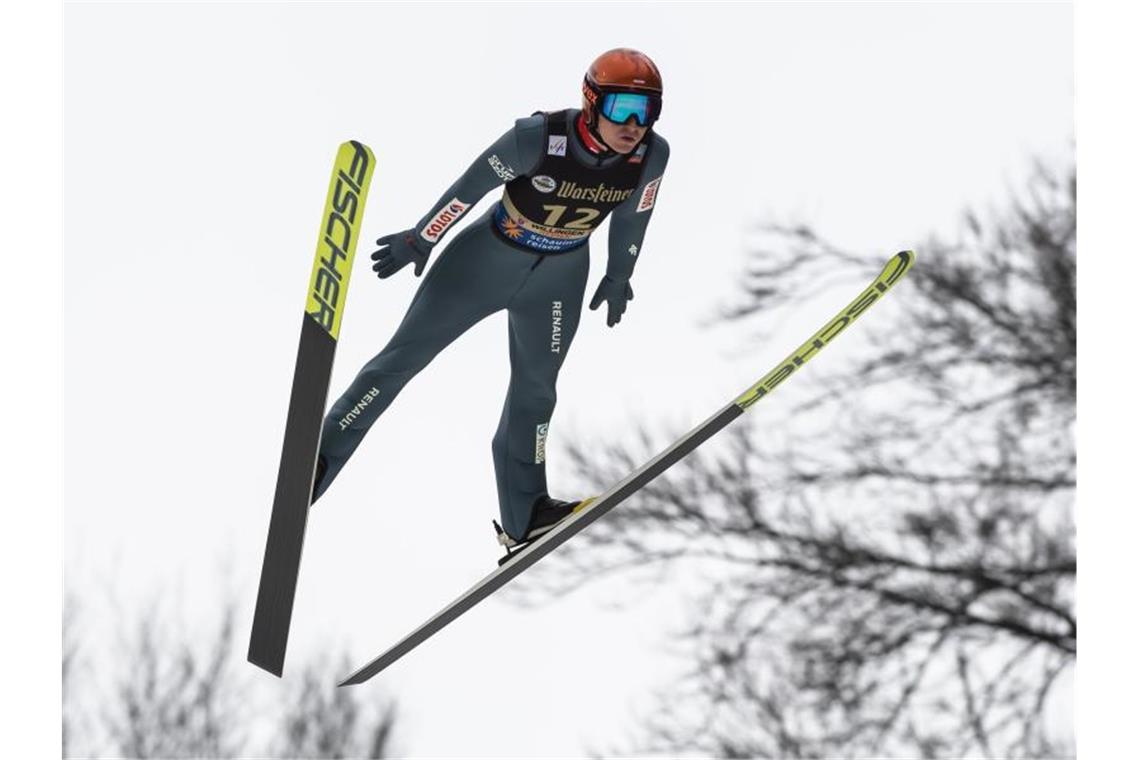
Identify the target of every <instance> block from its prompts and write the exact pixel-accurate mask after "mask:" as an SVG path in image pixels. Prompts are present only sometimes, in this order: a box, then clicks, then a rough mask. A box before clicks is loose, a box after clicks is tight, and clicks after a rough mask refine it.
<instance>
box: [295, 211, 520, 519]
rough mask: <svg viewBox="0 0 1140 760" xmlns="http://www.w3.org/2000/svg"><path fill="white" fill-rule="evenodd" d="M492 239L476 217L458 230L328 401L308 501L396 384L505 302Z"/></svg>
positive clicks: (505, 283)
mask: <svg viewBox="0 0 1140 760" xmlns="http://www.w3.org/2000/svg"><path fill="white" fill-rule="evenodd" d="M493 245H501V243H498V241H495V240H494V239H493V238H492V233H491V232H490V230H489V229H487V225H485V224H481V223H480V222H479V221H476V222H474V223H472V224H471V226H469V227H467V228H466V229H464V230H463V231H462V232H460V233H459V235H458V236H456V238H455V240H454V241H452V243H451V244H450V245H449V246H448V247H447V248H446V249H445V250H444V251H443V253H442V254H441V255H440V257H439V259H438V260H437V261H436V262H435V264H434V265H433V266H432V268H431V269H430V270H429V271H428V273H427V275H426V276H425V277H424V281H423V283H421V284H420V287H419V289H418V290H417V291H416V295H415V297H414V298H413V299H412V303H411V305H410V306H409V307H408V312H407V314H405V315H404V319H403V321H401V322H400V326H399V327H398V328H396V332H395V334H394V335H393V336H392V338H391V339H390V340H389V341H388V344H387V345H386V346H384V348H383V350H381V351H380V353H379V354H377V355H376V356H375V357H373V358H372V360H371V361H369V362H368V363H367V364H365V365H364V367H363V368H362V369H361V370H360V372H359V374H357V376H356V379H354V380H353V381H352V383H351V384H350V385H349V386H348V390H346V391H345V392H344V394H343V395H342V396H341V397H340V398H339V399H337V401H336V403H334V404H333V405H332V407H331V409H330V410H329V412H328V414H327V415H326V416H325V420H324V425H323V427H322V429H321V450H320V456H321V458H322V459H323V465H324V472H323V474H321V476H320V478H319V481H318V483H317V487H316V489H315V490H314V500H315V498H316V497H319V496H320V495H321V494H322V493H324V492H325V490H326V489H327V488H328V487H329V484H330V483H332V481H333V479H334V478H335V477H336V475H337V473H338V472H340V469H341V468H342V467H343V466H344V464H345V462H347V461H348V458H349V457H350V456H351V455H352V453H353V451H355V450H356V447H357V446H359V445H360V442H361V441H362V440H363V439H364V435H365V433H367V432H368V429H369V428H370V427H371V426H372V423H374V422H375V421H376V419H377V418H378V417H379V416H380V414H381V413H382V412H383V411H384V410H385V409H387V408H388V405H389V404H391V403H392V401H393V399H395V398H396V396H397V395H398V394H399V392H400V390H401V389H402V388H403V387H404V385H405V384H406V383H407V382H408V381H409V380H410V379H411V378H412V377H413V376H415V374H416V373H417V372H419V371H420V370H421V369H423V368H424V367H426V366H427V365H428V363H429V362H431V360H432V359H434V358H435V357H436V355H437V354H439V352H440V351H442V350H443V349H444V348H446V347H447V346H448V344H450V343H451V342H452V341H454V340H455V339H456V338H457V337H459V336H460V335H462V334H463V333H464V332H465V331H466V330H467V329H468V328H470V327H471V326H472V325H474V324H475V323H476V322H478V321H479V320H481V319H483V318H484V317H486V316H487V315H489V314H491V313H493V312H495V311H497V310H499V309H501V308H503V306H504V305H505V304H506V301H507V299H508V298H509V296H510V293H511V292H512V290H513V288H512V286H511V283H510V282H509V280H510V279H511V278H510V277H509V276H507V277H504V276H503V275H504V273H503V272H502V271H501V266H500V265H498V258H497V257H496V254H497V252H495V251H490V250H488V249H489V248H490V247H491V246H493ZM515 287H517V285H516V286H515Z"/></svg>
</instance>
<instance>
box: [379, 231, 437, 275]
mask: <svg viewBox="0 0 1140 760" xmlns="http://www.w3.org/2000/svg"><path fill="white" fill-rule="evenodd" d="M376 245H377V247H378V249H379V250H376V251H374V252H373V253H372V260H373V261H375V262H376V263H375V264H373V265H372V269H373V271H375V272H376V276H377V277H379V278H381V279H383V278H385V277H391V276H392V275H394V274H395V273H396V272H399V271H400V270H401V269H403V268H404V267H405V266H407V265H408V264H411V263H413V262H415V265H416V277H419V276H420V274H421V273H422V272H423V271H424V266H425V265H426V264H427V260H428V256H430V255H431V249H428V250H426V251H424V250H420V247H419V243H418V241H417V240H416V231H415V229H414V228H413V229H410V230H404V231H403V232H397V233H395V234H393V235H385V236H384V237H382V238H379V239H377V241H376Z"/></svg>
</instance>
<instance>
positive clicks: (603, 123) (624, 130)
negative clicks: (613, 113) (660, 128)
mask: <svg viewBox="0 0 1140 760" xmlns="http://www.w3.org/2000/svg"><path fill="white" fill-rule="evenodd" d="M648 131H649V127H640V126H638V125H637V122H636V121H634V119H633V117H632V116H631V117H629V121H628V122H626V123H625V124H617V123H615V122H612V121H610V120H609V119H607V118H606V117H605V116H601V115H599V116H598V134H599V135H601V136H602V140H604V141H605V143H606V145H608V146H610V149H611V150H615V151H617V152H618V153H629V152H630V151H631V150H633V149H634V148H636V147H637V144H638V143H639V142H641V138H643V137H645V133H646V132H648Z"/></svg>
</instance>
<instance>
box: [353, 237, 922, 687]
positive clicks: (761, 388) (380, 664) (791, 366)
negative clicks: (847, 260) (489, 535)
mask: <svg viewBox="0 0 1140 760" xmlns="http://www.w3.org/2000/svg"><path fill="white" fill-rule="evenodd" d="M913 264H914V252H913V251H902V252H900V253H898V254H896V255H895V256H894V257H892V258H891V260H890V261H889V262H887V265H886V266H885V267H884V268H883V271H882V273H881V274H880V275H879V276H878V277H877V278H876V279H875V281H874V282H872V283H871V285H870V286H869V287H867V289H866V290H864V291H863V292H862V293H860V294H859V297H858V298H856V299H855V300H854V301H852V302H851V304H850V305H849V306H848V307H847V308H846V309H844V310H843V311H841V312H840V313H839V314H837V315H836V316H835V318H834V319H832V320H830V321H829V322H828V323H827V324H826V325H824V326H823V328H822V329H820V330H819V331H818V332H817V333H816V334H815V335H813V336H812V337H811V339H810V340H808V341H807V342H806V343H804V344H803V345H802V346H800V347H799V348H798V349H797V350H795V351H793V352H792V353H791V354H790V355H789V356H788V358H786V359H785V360H784V361H782V362H780V363H779V364H777V365H776V366H775V367H774V368H773V369H772V370H771V371H770V372H768V373H767V374H766V375H764V376H763V377H762V378H761V379H760V380H759V381H758V382H757V383H756V384H755V385H753V386H752V387H750V388H749V389H748V390H746V391H745V392H744V393H743V394H741V395H740V396H738V397H737V398H736V399H734V400H733V401H732V402H731V403H729V404H728V405H727V406H725V407H724V408H723V409H721V410H719V411H718V412H716V413H715V414H713V415H712V416H711V417H709V418H708V419H706V420H705V421H704V422H702V423H701V424H699V425H697V426H696V427H695V428H693V429H692V430H690V431H689V432H688V433H686V434H685V435H683V436H682V437H680V438H678V439H677V440H676V441H674V442H673V443H672V444H670V445H669V447H668V448H666V449H665V450H664V451H662V452H661V453H659V454H658V455H657V456H655V457H653V459H651V460H649V461H648V462H646V463H645V464H643V465H642V466H641V467H639V468H638V469H636V470H634V471H633V472H631V473H630V474H629V475H627V476H626V477H625V479H624V480H622V481H621V482H619V483H617V484H615V485H614V486H612V487H611V488H610V489H609V490H608V491H606V492H605V493H603V494H602V495H600V496H598V497H596V498H595V499H593V500H592V501H591V502H590V503H589V509H582V510H581V511H578V512H576V513H575V514H574V515H573V516H572V517H571V518H569V519H566V520H563V521H562V522H561V523H559V524H558V525H556V526H555V527H554V528H553V529H552V530H551V531H550V532H549V533H546V534H545V535H543V536H541V537H540V538H538V539H536V540H534V541H532V542H530V543H528V544H526V545H525V546H522V547H520V548H519V549H517V550H516V551H514V552H512V553H511V554H510V555H509V559H510V561H509V562H503V563H500V565H501V566H500V567H499V569H498V570H495V571H494V572H492V573H491V574H489V575H487V576H485V577H484V578H483V579H482V580H480V581H479V582H478V583H476V584H475V585H474V586H472V587H471V589H469V590H468V591H467V592H466V593H464V594H463V595H462V596H460V597H459V598H458V599H456V600H455V601H453V602H452V603H451V604H449V605H448V606H447V607H444V608H443V609H442V610H440V611H439V612H438V613H436V614H435V615H434V616H433V617H431V618H429V619H428V620H427V621H426V622H424V623H423V625H421V626H420V627H419V628H417V629H416V630H414V631H412V632H411V633H410V634H408V635H407V636H405V637H404V638H403V639H401V640H400V641H398V642H396V644H394V645H393V646H392V647H391V648H390V649H388V651H386V652H384V653H383V654H381V655H380V656H379V657H377V658H375V659H373V660H372V661H371V662H369V663H367V664H365V665H364V666H363V667H361V668H358V669H357V670H356V672H354V673H352V674H351V675H349V676H348V677H347V678H345V679H344V680H342V681H341V682H340V684H339V685H340V686H351V685H354V684H361V683H364V682H365V681H367V680H368V679H370V678H372V677H373V676H374V675H376V674H377V673H379V672H380V671H382V670H384V669H385V668H387V667H388V666H389V665H391V664H392V663H394V662H396V661H397V660H399V659H400V658H401V657H403V656H404V655H405V654H407V653H408V652H410V651H412V650H413V649H415V648H416V647H417V646H419V645H420V644H422V643H423V642H424V641H427V639H429V638H431V637H432V636H433V635H435V634H436V633H438V632H439V631H441V630H442V629H443V628H444V627H446V626H447V625H448V624H449V623H451V622H452V621H454V620H455V619H456V618H458V617H459V616H460V615H462V614H463V613H464V612H466V611H467V610H469V609H471V608H472V607H474V606H475V605H476V604H478V603H479V602H480V601H482V600H483V599H486V598H487V597H488V596H490V595H491V594H493V593H494V592H495V591H497V590H498V589H500V588H502V587H503V586H505V585H506V584H507V583H509V582H510V581H511V580H512V579H514V578H515V577H517V576H518V575H519V574H520V573H522V572H523V571H524V570H526V569H527V568H528V567H530V566H531V565H533V564H535V563H536V562H538V561H539V560H540V559H542V558H543V557H545V556H546V555H548V554H550V553H551V552H552V551H554V550H555V549H557V548H558V547H559V546H561V545H562V544H563V543H565V542H566V541H568V540H569V539H570V538H571V537H573V536H574V535H576V534H577V533H579V532H581V531H582V530H585V529H586V528H587V527H588V526H589V525H590V524H591V523H593V522H594V521H595V520H597V519H599V518H600V517H602V516H603V515H605V514H606V513H607V512H609V511H610V510H611V509H613V508H614V507H616V506H617V505H618V504H620V503H621V502H622V501H624V500H625V499H626V498H628V497H629V496H631V495H632V494H634V493H636V492H637V491H639V490H640V489H642V488H644V487H645V485H646V484H648V483H650V482H652V481H653V480H654V478H656V477H657V476H659V475H661V473H663V472H665V471H666V470H668V469H669V468H670V467H672V466H673V465H674V464H676V463H677V462H679V461H680V460H681V459H683V458H684V457H685V456H686V455H688V454H689V453H690V452H692V451H693V450H695V449H696V448H697V447H699V446H700V445H701V444H703V443H704V442H705V441H707V440H708V439H709V438H712V437H713V436H714V435H716V434H717V433H718V432H720V431H721V430H723V429H724V428H725V427H727V426H728V424H729V423H730V422H732V421H733V420H734V419H736V418H737V417H739V416H741V415H742V414H744V412H745V411H747V410H748V409H749V408H750V407H751V406H752V405H753V404H755V403H756V402H757V401H759V400H760V399H762V398H764V397H765V396H767V395H768V394H770V393H771V392H772V391H773V390H775V388H776V387H777V386H778V385H779V384H780V383H782V382H783V381H784V380H786V379H787V378H788V377H790V376H791V375H792V374H793V373H795V371H796V370H797V369H799V368H800V367H802V366H803V365H804V364H805V363H807V362H808V361H809V360H810V359H811V358H812V357H813V356H815V354H817V353H819V351H820V350H822V349H823V348H824V347H825V346H827V345H828V344H829V343H831V341H833V340H835V338H837V337H838V336H839V335H840V334H841V333H842V332H843V331H844V330H846V329H847V328H848V327H849V326H850V325H851V323H852V322H854V321H855V320H856V319H858V318H859V316H860V315H862V314H863V313H864V312H865V311H867V309H869V308H870V307H871V306H873V305H874V304H875V303H877V302H878V301H879V300H880V299H881V297H882V296H883V295H885V294H886V293H887V292H888V291H889V290H890V289H891V287H893V286H894V285H895V283H897V282H898V281H899V280H900V279H901V278H902V277H903V275H905V274H906V273H907V272H908V271H909V270H910V268H911V266H912V265H913ZM583 506H585V502H584V503H583ZM495 527H496V530H499V531H501V528H499V527H498V524H496V526H495Z"/></svg>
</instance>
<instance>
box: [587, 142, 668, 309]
mask: <svg viewBox="0 0 1140 760" xmlns="http://www.w3.org/2000/svg"><path fill="white" fill-rule="evenodd" d="M651 139H652V140H653V145H652V146H651V147H650V150H649V155H648V156H647V157H646V159H645V170H644V171H642V173H641V184H640V185H639V186H638V188H637V190H636V191H634V193H633V195H631V196H630V197H629V200H627V201H626V202H625V203H623V204H621V205H620V206H618V207H617V208H615V209H614V211H613V214H612V215H611V216H610V250H609V260H608V261H607V263H606V275H605V277H603V278H602V281H601V282H600V283H598V289H597V291H595V293H594V298H593V300H591V301H590V308H591V309H596V308H598V307H599V306H601V304H602V302H603V301H605V302H606V304H607V306H608V313H607V315H606V324H607V325H609V326H610V327H613V326H614V325H615V324H617V323H618V322H620V321H621V315H622V314H624V313H625V307H626V303H627V302H628V301H632V300H633V287H632V286H631V285H630V284H629V280H630V278H631V277H632V276H633V267H634V266H635V265H636V264H637V259H638V254H639V253H641V243H642V241H643V240H644V239H645V230H646V229H647V228H648V227H649V218H650V217H651V216H652V215H653V208H654V206H656V205H657V190H658V188H659V187H660V186H661V177H662V175H664V173H665V165H666V164H667V163H668V162H669V143H667V142H665V138H663V137H661V136H659V135H657V134H656V133H654V134H653V135H652V137H651Z"/></svg>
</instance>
